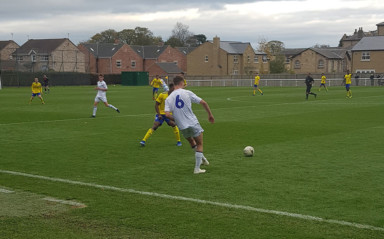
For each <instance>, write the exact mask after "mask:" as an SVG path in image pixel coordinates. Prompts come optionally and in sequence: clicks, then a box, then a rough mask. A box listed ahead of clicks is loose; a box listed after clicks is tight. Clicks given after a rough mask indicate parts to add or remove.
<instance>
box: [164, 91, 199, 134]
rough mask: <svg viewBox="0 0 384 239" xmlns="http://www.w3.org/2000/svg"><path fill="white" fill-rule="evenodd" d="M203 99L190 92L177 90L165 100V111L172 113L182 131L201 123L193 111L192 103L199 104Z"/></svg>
mask: <svg viewBox="0 0 384 239" xmlns="http://www.w3.org/2000/svg"><path fill="white" fill-rule="evenodd" d="M200 101H201V98H200V97H198V96H197V95H196V94H195V93H193V92H192V91H189V90H184V89H177V90H175V91H173V92H172V93H171V94H170V95H169V96H168V98H167V99H166V100H165V108H164V111H168V112H172V114H173V117H174V118H175V122H176V124H177V127H179V129H180V130H183V129H186V128H189V127H192V126H195V125H196V124H198V123H199V121H198V120H197V118H196V116H195V114H194V113H193V111H192V103H195V104H199V103H200Z"/></svg>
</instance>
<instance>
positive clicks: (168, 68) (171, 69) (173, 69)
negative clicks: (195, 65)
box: [156, 62, 182, 74]
mask: <svg viewBox="0 0 384 239" xmlns="http://www.w3.org/2000/svg"><path fill="white" fill-rule="evenodd" d="M156 64H157V65H158V66H159V67H160V68H161V69H162V70H163V71H165V72H167V73H168V74H178V73H180V72H182V70H181V69H180V68H179V67H178V66H177V64H176V63H174V62H158V63H156Z"/></svg>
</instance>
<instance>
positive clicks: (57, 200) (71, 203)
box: [42, 197, 87, 208]
mask: <svg viewBox="0 0 384 239" xmlns="http://www.w3.org/2000/svg"><path fill="white" fill-rule="evenodd" d="M42 200H45V201H49V202H57V203H61V204H67V205H71V206H75V207H81V208H83V207H86V206H87V205H85V204H82V203H79V202H75V201H68V200H61V199H57V198H51V197H45V198H43V199H42Z"/></svg>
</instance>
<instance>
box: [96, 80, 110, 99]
mask: <svg viewBox="0 0 384 239" xmlns="http://www.w3.org/2000/svg"><path fill="white" fill-rule="evenodd" d="M97 87H99V88H102V89H108V87H107V83H105V81H98V82H97ZM106 95H107V92H106V91H104V90H98V91H97V95H96V97H101V98H103V97H106Z"/></svg>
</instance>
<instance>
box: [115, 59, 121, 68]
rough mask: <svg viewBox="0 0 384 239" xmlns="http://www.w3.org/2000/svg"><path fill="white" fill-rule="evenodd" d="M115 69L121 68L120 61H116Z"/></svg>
mask: <svg viewBox="0 0 384 239" xmlns="http://www.w3.org/2000/svg"><path fill="white" fill-rule="evenodd" d="M116 67H117V68H121V60H116Z"/></svg>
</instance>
